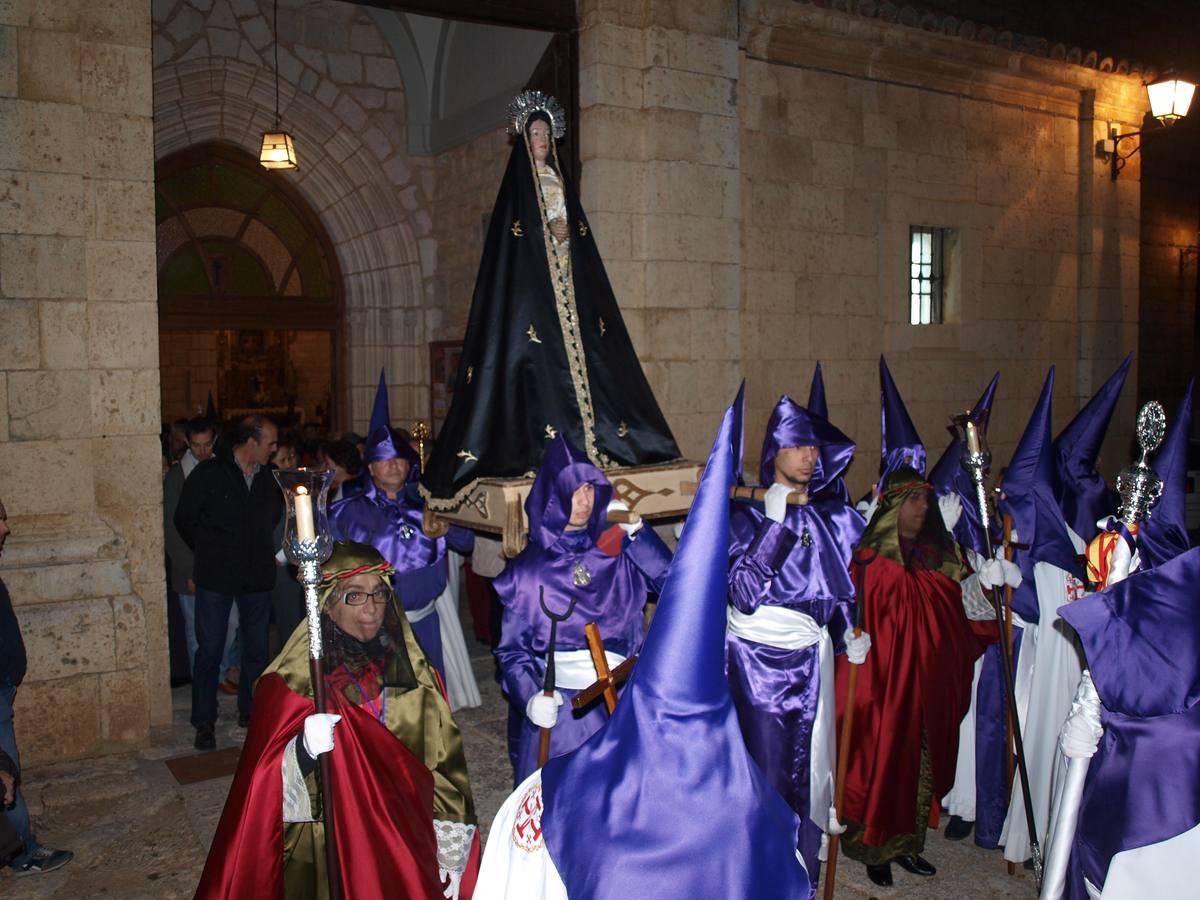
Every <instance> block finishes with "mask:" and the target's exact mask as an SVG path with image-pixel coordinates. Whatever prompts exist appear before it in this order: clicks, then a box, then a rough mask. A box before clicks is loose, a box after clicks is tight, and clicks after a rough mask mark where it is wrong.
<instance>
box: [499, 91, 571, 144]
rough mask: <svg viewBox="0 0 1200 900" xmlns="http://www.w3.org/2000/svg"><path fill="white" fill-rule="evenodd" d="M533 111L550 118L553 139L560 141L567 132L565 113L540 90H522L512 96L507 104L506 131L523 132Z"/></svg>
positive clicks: (558, 104) (560, 106)
mask: <svg viewBox="0 0 1200 900" xmlns="http://www.w3.org/2000/svg"><path fill="white" fill-rule="evenodd" d="M535 112H543V113H545V114H546V115H547V116H548V117H549V118H550V130H551V132H552V133H553V134H554V139H555V140H556V141H561V140H562V139H563V136H564V135H565V134H566V133H567V114H566V113H565V112H564V111H563V108H562V105H561V104H560V103H559V102H558V101H557V100H556V99H554V98H553V97H551V96H550V95H549V94H543V93H542V92H541V91H522V92H521V93H519V94H517V96H515V97H513V98H512V100H511V101H510V102H509V104H508V133H509V134H524V133H525V126H526V125H527V124H529V117H530V116H531V115H533V114H534V113H535Z"/></svg>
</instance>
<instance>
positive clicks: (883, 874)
mask: <svg viewBox="0 0 1200 900" xmlns="http://www.w3.org/2000/svg"><path fill="white" fill-rule="evenodd" d="M867 877H868V878H870V879H871V882H872V884H877V885H879V886H880V887H891V886H892V864H891V863H883V864H882V865H878V866H867Z"/></svg>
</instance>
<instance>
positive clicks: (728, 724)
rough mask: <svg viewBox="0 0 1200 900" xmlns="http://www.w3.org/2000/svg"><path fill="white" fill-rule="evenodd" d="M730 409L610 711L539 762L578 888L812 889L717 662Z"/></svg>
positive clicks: (789, 816)
mask: <svg viewBox="0 0 1200 900" xmlns="http://www.w3.org/2000/svg"><path fill="white" fill-rule="evenodd" d="M732 420H733V414H732V410H728V411H727V412H726V414H725V418H724V420H723V422H722V426H721V431H720V433H719V434H718V436H717V441H716V443H715V444H714V447H713V451H712V453H711V454H710V456H709V462H708V465H707V467H706V468H705V472H704V476H703V478H702V479H701V484H700V488H699V490H698V491H697V494H696V499H695V502H694V503H693V505H692V510H691V513H690V515H689V516H688V519H687V524H686V526H685V527H684V531H683V536H682V538H681V540H680V545H679V549H678V550H677V552H676V555H675V559H674V562H673V563H672V566H671V572H670V574H669V575H668V577H667V581H666V584H665V586H664V588H663V592H662V596H661V598H660V600H659V605H658V610H657V612H656V613H655V616H654V619H653V621H652V622H651V625H650V631H649V633H648V634H647V637H646V642H645V645H644V647H643V651H642V655H641V657H640V659H639V661H638V664H637V666H636V668H635V669H634V671H633V675H632V677H631V678H630V681H629V684H628V685H627V686H626V688H625V691H624V693H623V694H622V696H621V701H620V702H619V703H618V704H617V708H616V712H615V713H614V714H613V717H612V718H611V719H609V721H608V723H607V724H606V725H605V727H604V728H602V729H601V730H600V731H598V732H597V733H596V734H594V735H593V736H592V737H591V738H590V739H589V740H588V741H587V743H585V744H584V745H583V746H582V747H580V748H579V749H577V750H575V751H574V752H573V753H570V754H568V755H566V756H562V757H558V758H556V759H552V760H551V761H550V762H549V763H547V765H546V766H545V768H544V769H543V770H542V792H543V794H542V796H543V803H544V812H543V815H542V826H543V829H544V834H545V839H546V846H547V849H548V850H549V852H550V855H551V858H552V859H553V860H554V864H555V867H556V868H557V869H558V872H559V874H560V875H561V876H562V880H563V883H564V884H565V885H566V888H567V892H568V894H569V895H570V897H571V898H572V900H630V898H633V897H662V898H689V900H690V898H696V900H698V898H708V897H712V898H718V897H719V898H722V900H752V898H753V900H773V898H780V900H783V898H788V900H794V898H804V897H807V896H808V895H809V890H810V888H809V879H808V877H807V875H806V873H805V871H804V868H803V867H802V866H801V865H800V863H799V861H798V860H797V859H796V833H797V829H798V827H799V820H798V818H797V816H796V814H795V813H794V812H792V810H791V809H790V807H789V806H788V805H787V803H786V802H785V801H784V799H783V798H782V797H781V796H780V795H779V794H778V793H777V792H776V791H775V790H774V788H772V787H771V786H770V784H769V783H768V781H767V779H766V777H765V776H764V775H763V773H762V771H761V770H760V769H759V768H758V766H757V765H756V764H755V763H754V762H753V760H752V759H751V758H750V755H749V754H748V753H747V751H746V747H745V744H744V742H743V739H742V735H741V732H740V730H739V728H738V723H737V717H736V715H735V712H734V709H733V704H732V702H731V698H730V693H729V684H728V682H727V681H726V678H725V673H724V667H723V666H722V658H723V655H724V642H725V609H726V594H727V557H728V548H729V499H728V498H729V488H730V486H731V485H732V484H733V480H734V478H733V435H732Z"/></svg>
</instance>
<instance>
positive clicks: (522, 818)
mask: <svg viewBox="0 0 1200 900" xmlns="http://www.w3.org/2000/svg"><path fill="white" fill-rule="evenodd" d="M512 841H513V843H514V844H515V845H516V846H517V847H519V848H520V849H522V850H524V851H525V852H526V853H536V852H537V851H538V850H541V849H542V847H543V846H544V845H545V842H544V841H543V839H542V785H541V783H540V782H539V783H538V784H535V785H534V786H533V787H531V788H530V789H529V790H527V791H526V792H525V796H524V797H522V798H521V803H520V805H519V806H518V807H517V818H516V821H514V822H513V832H512Z"/></svg>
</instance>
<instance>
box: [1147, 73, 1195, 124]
mask: <svg viewBox="0 0 1200 900" xmlns="http://www.w3.org/2000/svg"><path fill="white" fill-rule="evenodd" d="M1195 92H1196V85H1194V84H1192V83H1191V82H1190V81H1184V80H1183V79H1182V78H1176V77H1175V76H1173V75H1168V76H1164V77H1163V78H1160V79H1158V80H1157V81H1155V82H1154V83H1152V84H1148V85H1146V93H1148V94H1149V95H1150V113H1151V114H1152V115H1153V116H1154V118H1156V119H1158V121H1160V122H1162V123H1163V124H1164V125H1173V124H1174V123H1175V122H1177V121H1179V120H1180V119H1182V118H1183V117H1184V116H1186V115H1187V114H1188V109H1190V108H1191V105H1192V95H1193V94H1195Z"/></svg>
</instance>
